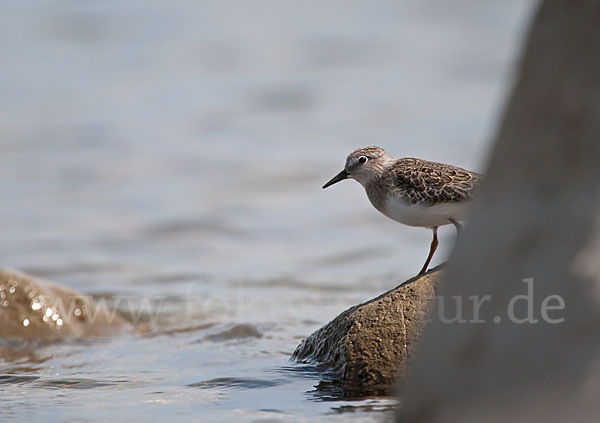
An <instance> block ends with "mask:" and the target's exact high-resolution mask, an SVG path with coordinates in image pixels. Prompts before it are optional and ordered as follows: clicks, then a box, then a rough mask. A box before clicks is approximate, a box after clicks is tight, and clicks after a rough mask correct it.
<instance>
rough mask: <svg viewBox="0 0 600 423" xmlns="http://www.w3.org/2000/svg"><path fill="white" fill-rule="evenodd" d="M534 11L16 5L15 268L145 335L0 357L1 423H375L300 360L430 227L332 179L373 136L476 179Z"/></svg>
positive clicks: (2, 159)
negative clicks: (402, 220) (296, 355)
mask: <svg viewBox="0 0 600 423" xmlns="http://www.w3.org/2000/svg"><path fill="white" fill-rule="evenodd" d="M532 5H533V2H532V1H531V0H530V1H523V0H505V1H502V2H498V1H492V0H488V1H481V0H452V1H447V2H439V1H433V0H425V1H424V0H403V1H377V2H368V3H365V2H362V3H361V2H343V1H328V2H316V1H306V2H296V3H294V4H292V3H289V2H286V3H282V2H277V1H254V2H229V1H219V2H210V1H203V2H197V1H181V2H177V3H176V4H172V3H169V2H162V1H158V0H145V1H105V2H91V1H62V2H50V3H48V2H41V1H32V2H10V3H8V2H7V3H5V4H3V5H2V6H1V13H0V32H1V36H0V51H2V56H3V59H2V68H1V70H0V92H1V93H2V95H1V96H0V146H1V151H2V153H1V155H0V192H2V194H3V205H2V207H1V208H0V222H2V243H0V265H1V266H4V267H16V268H20V269H23V270H25V271H28V272H31V273H33V274H35V275H38V276H43V277H48V278H51V279H54V280H56V281H59V282H61V283H64V284H66V285H68V286H69V287H71V288H73V289H75V290H78V291H82V292H84V293H86V294H91V295H94V296H96V297H97V298H99V299H107V300H109V302H112V304H115V303H116V300H115V299H118V298H130V299H133V300H134V301H133V304H135V305H134V309H133V310H130V309H125V307H123V306H122V305H121V306H119V309H120V310H121V312H122V313H123V314H124V315H126V316H127V317H129V319H130V320H135V321H136V329H137V331H138V332H139V333H136V334H132V335H127V336H121V337H117V338H114V339H106V340H95V341H94V340H86V341H68V342H63V343H58V344H52V345H39V344H38V345H31V344H29V345H21V344H16V345H15V344H12V343H10V344H6V343H4V344H2V346H1V347H0V391H1V395H0V401H1V407H0V420H2V421H3V422H11V421H14V422H17V421H23V420H26V421H33V420H43V421H46V422H57V421H72V420H75V419H77V420H78V421H89V422H100V421H107V420H110V419H114V420H116V421H124V420H128V421H131V422H142V421H148V420H152V421H159V420H170V419H177V421H198V420H200V421H203V422H212V421H215V422H216V421H248V422H250V421H336V420H340V421H341V420H343V421H361V422H362V421H380V420H381V419H382V417H383V416H384V415H387V413H389V409H390V407H391V406H392V405H393V400H392V399H390V398H366V399H360V400H350V399H344V398H340V397H339V396H337V395H335V392H334V391H329V390H327V389H317V388H316V386H317V385H318V384H319V382H320V381H321V380H322V379H323V378H325V379H326V376H324V375H322V374H320V373H319V371H318V370H317V369H314V368H311V367H310V366H302V365H295V364H293V363H289V362H288V358H289V356H290V354H291V353H292V351H293V350H294V348H295V346H296V345H297V344H298V343H299V341H300V340H301V339H302V338H303V337H305V336H307V335H309V334H310V333H311V332H312V331H313V330H315V329H317V328H318V327H320V326H321V325H322V324H324V323H326V322H327V321H329V320H330V319H331V318H333V317H334V316H335V315H337V314H338V313H339V312H340V311H342V310H344V309H345V308H347V307H349V306H351V305H353V304H356V303H358V302H361V301H364V300H367V299H369V298H372V297H374V296H376V295H377V294H379V293H381V292H382V291H385V290H387V289H389V288H391V287H393V286H395V285H396V284H397V283H398V282H401V281H403V280H405V279H406V278H408V277H410V276H412V275H414V274H415V273H416V272H417V271H418V270H419V268H420V266H421V264H422V261H423V260H424V258H425V256H426V253H427V250H428V244H429V242H430V236H431V235H430V233H429V232H428V231H425V230H422V229H414V228H408V227H403V226H401V225H398V224H396V223H394V222H392V221H389V220H387V219H386V218H384V217H383V216H381V215H379V214H378V213H377V212H376V211H375V210H374V209H373V208H372V207H371V206H370V204H369V203H368V201H367V199H366V196H365V195H364V192H362V188H361V187H360V186H359V185H358V184H357V183H355V182H352V181H348V182H344V183H341V184H339V185H336V186H334V187H332V188H329V189H328V190H326V191H323V190H321V189H320V187H321V185H322V184H323V183H324V182H326V181H327V180H329V179H330V178H331V177H332V176H333V175H335V174H336V173H337V172H338V171H339V170H340V169H341V168H342V166H343V163H344V159H345V156H346V154H347V153H349V152H350V151H351V150H353V149H354V148H356V147H360V146H364V145H373V144H375V145H380V146H383V147H385V148H386V149H387V150H388V151H389V152H390V153H392V154H394V155H397V156H417V157H424V158H428V159H432V160H439V161H445V162H450V163H454V164H458V165H461V166H463V167H466V168H470V169H473V170H482V168H483V166H484V160H485V154H486V152H487V149H488V147H489V138H490V137H491V134H492V132H493V128H494V125H495V123H496V116H497V114H498V112H499V111H500V108H501V105H502V100H503V96H504V95H505V93H506V90H507V88H508V86H509V83H510V72H511V69H512V66H513V64H514V59H515V56H516V53H517V46H518V41H519V40H520V37H521V36H522V30H523V28H524V25H525V23H526V21H527V18H528V17H529V14H530V12H531V7H532ZM453 241H454V233H453V230H452V229H451V228H449V229H442V231H441V246H442V249H441V250H440V251H439V252H438V254H437V257H436V260H435V261H434V263H433V265H435V264H437V263H439V262H441V261H442V260H444V258H445V257H446V256H447V254H448V252H449V249H450V247H451V245H452V243H453ZM117 305H118V304H117ZM132 312H133V314H132ZM132 316H133V317H132ZM136 316H137V317H136ZM134 317H135V318H134ZM326 385H327V384H321V386H326Z"/></svg>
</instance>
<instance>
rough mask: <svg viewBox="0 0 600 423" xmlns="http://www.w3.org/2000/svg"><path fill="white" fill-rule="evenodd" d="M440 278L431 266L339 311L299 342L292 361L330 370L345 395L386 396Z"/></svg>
mask: <svg viewBox="0 0 600 423" xmlns="http://www.w3.org/2000/svg"><path fill="white" fill-rule="evenodd" d="M440 275H441V272H440V268H439V267H438V268H435V269H433V270H431V271H429V272H428V273H426V274H425V275H423V276H417V277H415V278H412V279H410V280H408V281H406V282H404V283H403V284H402V285H400V286H398V287H396V288H394V289H392V290H390V291H388V292H386V293H384V294H382V295H380V296H379V297H377V298H374V299H372V300H370V301H368V302H366V303H363V304H359V305H357V306H354V307H352V308H350V309H348V310H346V311H344V312H343V313H341V314H340V315H339V316H337V317H336V318H335V319H333V320H332V321H331V322H329V323H328V324H327V325H325V326H323V327H322V328H321V329H319V330H317V331H316V332H315V333H313V334H312V335H310V336H309V337H308V338H306V339H304V340H303V341H302V343H301V344H300V345H299V346H298V347H297V348H296V351H294V354H293V355H292V360H295V361H299V362H309V363H314V364H321V365H324V366H326V367H330V368H331V370H332V371H333V373H334V375H335V378H336V379H337V380H338V381H340V382H341V383H342V385H343V388H344V391H345V392H346V393H350V394H352V395H358V396H361V395H371V394H387V393H389V392H390V391H391V390H392V387H393V386H394V384H395V383H396V382H397V381H399V380H402V378H403V376H404V374H405V369H406V364H407V362H408V361H410V359H411V357H412V354H413V353H414V349H415V345H416V343H417V341H418V340H419V336H420V335H421V332H422V330H423V328H424V326H425V323H426V319H427V314H428V311H429V305H430V300H431V298H432V297H433V296H435V293H436V289H437V286H438V282H439V280H440Z"/></svg>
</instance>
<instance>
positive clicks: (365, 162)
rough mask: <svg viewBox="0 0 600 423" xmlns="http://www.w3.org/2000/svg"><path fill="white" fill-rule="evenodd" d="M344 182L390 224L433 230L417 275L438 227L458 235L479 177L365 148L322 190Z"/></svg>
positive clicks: (425, 265)
mask: <svg viewBox="0 0 600 423" xmlns="http://www.w3.org/2000/svg"><path fill="white" fill-rule="evenodd" d="M348 178H351V179H355V180H357V181H358V182H360V184H361V185H363V187H364V188H365V191H366V193H367V196H368V197H369V200H370V201H371V203H372V204H373V206H375V208H376V209H377V210H379V211H380V212H381V213H383V214H384V215H386V216H387V217H389V218H390V219H393V220H395V221H397V222H400V223H403V224H405V225H409V226H418V227H427V228H430V229H431V230H432V231H433V241H432V242H431V247H430V252H429V256H428V257H427V260H426V261H425V264H424V265H423V268H422V269H421V272H420V274H422V273H425V272H426V271H427V267H428V265H429V262H430V261H431V258H432V257H433V254H434V253H435V250H436V248H437V246H438V239H437V229H438V227H439V226H443V225H448V224H453V225H454V226H455V227H456V229H457V230H460V228H461V225H460V223H459V222H460V221H462V220H463V219H465V218H466V217H467V212H468V208H469V203H470V200H471V199H472V198H473V196H474V195H475V191H476V188H477V186H478V185H479V183H480V181H481V178H482V177H481V175H479V174H478V173H476V172H472V171H470V170H466V169H463V168H460V167H457V166H452V165H447V164H443V163H437V162H430V161H428V160H421V159H415V158H411V157H408V158H403V159H396V158H394V157H392V156H390V155H389V154H388V153H387V152H386V151H385V150H384V149H382V148H380V147H364V148H359V149H358V150H355V151H353V152H352V153H350V155H349V156H348V158H347V159H346V166H345V167H344V169H343V170H342V171H341V172H340V173H338V174H337V175H336V176H334V177H333V178H332V179H331V180H330V181H329V182H327V183H326V184H325V185H324V186H323V188H327V187H329V186H331V185H333V184H335V183H337V182H339V181H342V180H344V179H348Z"/></svg>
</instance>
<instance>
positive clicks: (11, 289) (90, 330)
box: [0, 269, 131, 341]
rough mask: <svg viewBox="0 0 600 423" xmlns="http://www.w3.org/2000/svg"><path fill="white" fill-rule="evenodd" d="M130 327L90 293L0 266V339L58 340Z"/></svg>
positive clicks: (103, 334)
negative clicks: (94, 300) (86, 293)
mask: <svg viewBox="0 0 600 423" xmlns="http://www.w3.org/2000/svg"><path fill="white" fill-rule="evenodd" d="M129 330H131V326H130V325H129V323H128V322H126V321H125V320H123V319H122V318H121V317H119V316H118V315H117V314H116V313H113V311H112V310H108V309H106V308H98V307H97V306H96V304H95V303H94V302H93V301H92V299H91V298H90V297H89V296H84V295H82V294H79V293H76V292H74V291H71V290H70V289H68V288H67V287H64V286H61V285H58V284H56V283H53V282H50V281H48V280H45V279H41V278H36V277H33V276H30V275H27V274H24V273H21V272H18V271H16V270H7V269H0V339H9V338H18V339H25V340H32V341H33V340H35V341H57V340H59V339H62V338H69V337H72V338H89V337H99V336H110V335H115V334H118V333H123V332H126V331H129Z"/></svg>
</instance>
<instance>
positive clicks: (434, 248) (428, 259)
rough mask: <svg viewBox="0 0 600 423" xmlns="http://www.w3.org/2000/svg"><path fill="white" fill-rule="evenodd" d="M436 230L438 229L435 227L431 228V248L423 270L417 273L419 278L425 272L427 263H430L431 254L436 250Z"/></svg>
mask: <svg viewBox="0 0 600 423" xmlns="http://www.w3.org/2000/svg"><path fill="white" fill-rule="evenodd" d="M437 229H438V228H437V226H435V227H433V228H431V230H432V231H433V240H432V241H431V247H430V248H429V255H428V256H427V260H426V261H425V264H424V265H423V268H422V269H421V271H420V272H419V274H418V275H417V276H421V275H422V274H424V273H425V272H427V267H428V266H429V262H430V261H431V258H432V257H433V253H435V250H436V249H437V246H438V237H437Z"/></svg>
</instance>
